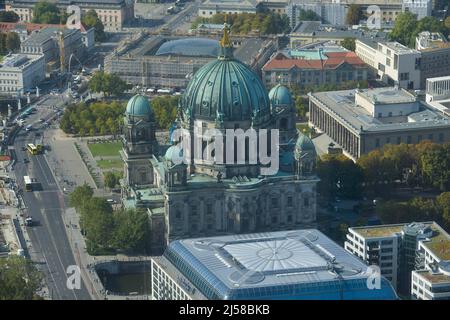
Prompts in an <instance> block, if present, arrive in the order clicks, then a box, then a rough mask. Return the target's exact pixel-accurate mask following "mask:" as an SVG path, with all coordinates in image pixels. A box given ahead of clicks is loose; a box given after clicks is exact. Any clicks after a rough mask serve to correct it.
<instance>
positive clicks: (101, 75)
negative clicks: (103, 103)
mask: <svg viewBox="0 0 450 320" xmlns="http://www.w3.org/2000/svg"><path fill="white" fill-rule="evenodd" d="M89 89H91V90H92V91H93V92H101V93H103V95H104V96H111V95H113V96H119V95H122V94H123V93H124V92H125V91H126V90H128V89H130V85H128V84H127V83H126V82H125V81H123V80H122V79H121V78H120V77H119V76H118V75H115V74H109V73H106V72H104V71H97V72H96V73H94V75H93V76H92V78H91V79H90V80H89Z"/></svg>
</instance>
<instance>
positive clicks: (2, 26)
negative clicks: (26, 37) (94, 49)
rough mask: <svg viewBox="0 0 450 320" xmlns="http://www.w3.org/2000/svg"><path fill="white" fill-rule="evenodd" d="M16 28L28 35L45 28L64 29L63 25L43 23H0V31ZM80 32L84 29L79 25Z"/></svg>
mask: <svg viewBox="0 0 450 320" xmlns="http://www.w3.org/2000/svg"><path fill="white" fill-rule="evenodd" d="M18 27H22V28H24V29H26V30H27V32H28V33H31V32H33V31H37V30H41V29H44V28H46V27H56V28H66V25H65V24H45V23H28V22H1V23H0V31H2V32H8V31H11V30H14V29H16V28H18ZM80 31H81V32H86V28H85V27H84V25H83V24H81V28H80Z"/></svg>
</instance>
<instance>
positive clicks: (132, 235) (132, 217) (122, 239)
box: [114, 209, 149, 252]
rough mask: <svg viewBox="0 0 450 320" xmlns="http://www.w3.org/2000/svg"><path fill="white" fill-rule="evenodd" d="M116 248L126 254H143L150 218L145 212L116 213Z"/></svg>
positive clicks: (123, 211)
mask: <svg viewBox="0 0 450 320" xmlns="http://www.w3.org/2000/svg"><path fill="white" fill-rule="evenodd" d="M114 224H115V229H114V247H115V248H117V249H118V250H121V251H125V252H136V251H138V252H142V251H144V250H145V247H146V242H147V241H146V240H147V237H148V230H149V228H148V217H147V214H146V213H145V211H144V210H142V209H134V210H117V211H116V212H114Z"/></svg>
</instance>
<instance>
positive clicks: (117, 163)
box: [97, 159, 123, 170]
mask: <svg viewBox="0 0 450 320" xmlns="http://www.w3.org/2000/svg"><path fill="white" fill-rule="evenodd" d="M97 165H98V167H99V168H100V169H102V170H107V169H122V168H123V161H122V160H121V159H106V160H97Z"/></svg>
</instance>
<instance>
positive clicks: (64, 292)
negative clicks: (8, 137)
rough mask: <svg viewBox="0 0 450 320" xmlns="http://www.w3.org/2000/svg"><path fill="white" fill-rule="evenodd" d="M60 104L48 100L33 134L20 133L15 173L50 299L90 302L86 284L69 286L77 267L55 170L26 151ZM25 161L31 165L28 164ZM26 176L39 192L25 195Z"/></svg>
mask: <svg viewBox="0 0 450 320" xmlns="http://www.w3.org/2000/svg"><path fill="white" fill-rule="evenodd" d="M61 104H62V100H61V99H60V98H59V97H51V98H48V99H46V101H45V104H41V105H39V106H38V107H37V109H38V111H37V113H36V114H35V115H33V116H31V117H30V118H29V119H28V121H27V123H29V124H32V125H33V128H34V129H33V130H32V131H30V132H26V131H25V130H21V131H20V132H19V134H18V135H17V137H16V139H15V141H14V149H13V150H11V153H12V154H13V155H14V156H15V159H16V164H15V166H14V173H15V176H16V181H17V184H18V186H19V188H20V189H21V190H22V192H21V195H22V199H23V203H24V206H25V208H24V209H23V211H24V212H23V213H24V214H25V215H29V216H31V217H33V220H34V221H36V225H35V226H33V227H30V228H29V230H28V234H29V236H30V239H31V242H32V248H31V250H30V256H31V258H32V259H33V260H34V261H36V262H38V263H39V264H40V265H41V267H42V269H43V271H44V273H45V275H46V279H47V286H48V288H49V290H50V292H49V295H50V298H52V299H55V300H67V299H69V300H80V299H90V298H91V297H90V295H89V292H88V291H87V290H86V288H85V286H84V283H81V289H80V290H71V289H68V288H67V286H66V281H67V274H66V271H67V268H68V267H69V266H73V265H76V262H75V258H74V255H73V252H72V250H71V249H70V245H69V240H68V237H67V233H66V230H65V226H64V223H63V218H62V214H63V212H64V208H65V199H64V195H63V193H62V192H61V191H60V189H59V187H58V185H57V183H56V181H55V178H54V176H53V169H52V168H50V167H49V165H48V163H47V161H46V159H45V157H44V155H43V154H41V155H34V156H32V155H29V154H28V153H27V151H24V150H23V147H24V146H26V144H27V143H33V142H34V139H35V136H36V134H42V135H44V134H45V133H44V130H43V128H42V126H43V125H42V124H39V120H38V119H40V118H45V117H51V116H52V115H53V114H54V111H53V106H56V107H58V106H59V105H61ZM44 141H45V135H44ZM24 159H29V160H30V161H29V162H28V163H25V162H24ZM26 175H29V176H31V177H33V178H36V179H37V181H38V182H39V184H40V190H37V191H33V192H26V191H23V190H25V188H24V183H23V177H24V176H26Z"/></svg>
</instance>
